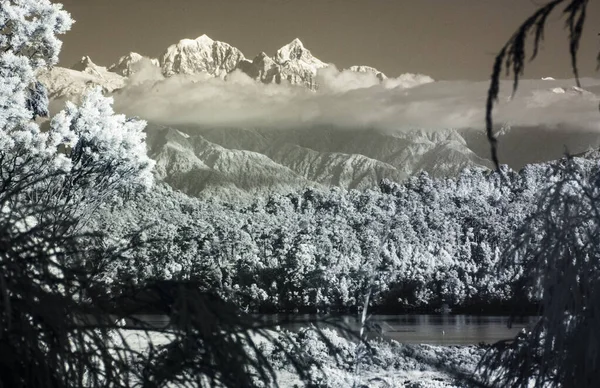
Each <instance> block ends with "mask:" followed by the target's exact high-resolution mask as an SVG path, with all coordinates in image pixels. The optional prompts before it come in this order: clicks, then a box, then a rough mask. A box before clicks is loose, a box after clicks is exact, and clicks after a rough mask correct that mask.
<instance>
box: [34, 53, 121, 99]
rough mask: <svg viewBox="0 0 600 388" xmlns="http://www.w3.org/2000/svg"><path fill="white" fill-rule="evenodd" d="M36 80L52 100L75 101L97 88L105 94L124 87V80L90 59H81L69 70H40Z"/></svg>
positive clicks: (58, 68) (61, 68)
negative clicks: (46, 90) (45, 89)
mask: <svg viewBox="0 0 600 388" xmlns="http://www.w3.org/2000/svg"><path fill="white" fill-rule="evenodd" d="M38 79H39V80H40V81H41V82H42V83H43V84H44V85H45V86H46V88H47V89H48V96H49V97H50V98H51V99H52V100H64V99H69V100H77V99H78V98H79V97H81V96H82V95H83V94H84V93H85V92H86V91H87V90H89V89H91V88H93V87H96V86H99V87H101V88H102V90H103V91H104V92H105V93H112V92H113V91H115V90H117V89H120V88H122V87H123V86H125V82H126V78H124V77H122V76H120V75H118V74H115V73H112V72H109V71H108V70H107V69H106V67H103V66H98V65H96V64H95V63H94V62H93V61H92V60H91V58H90V57H87V56H86V57H83V58H81V60H80V61H79V62H77V63H76V64H74V65H73V66H72V67H71V68H70V69H66V68H63V67H58V66H57V67H54V68H52V69H49V70H42V71H41V72H40V73H39V74H38Z"/></svg>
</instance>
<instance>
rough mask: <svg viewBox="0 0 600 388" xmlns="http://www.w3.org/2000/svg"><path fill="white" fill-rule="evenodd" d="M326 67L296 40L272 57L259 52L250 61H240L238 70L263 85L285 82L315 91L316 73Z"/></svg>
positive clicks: (325, 64)
mask: <svg viewBox="0 0 600 388" xmlns="http://www.w3.org/2000/svg"><path fill="white" fill-rule="evenodd" d="M327 66H329V65H328V64H327V63H325V62H323V61H321V60H320V59H318V58H315V57H314V56H313V55H312V54H311V52H310V50H308V49H306V48H305V47H304V45H303V44H302V42H301V41H300V39H297V38H296V39H294V40H293V41H291V42H290V43H288V44H286V45H285V46H283V47H281V48H280V49H279V50H277V52H276V53H275V55H274V56H273V57H269V56H268V55H267V54H266V53H264V52H261V53H260V54H258V55H257V56H256V57H254V59H253V60H252V61H249V60H247V59H246V60H242V61H240V63H239V64H238V69H240V70H241V71H243V72H244V73H246V74H247V75H248V76H249V77H250V78H252V79H255V80H259V81H261V82H263V83H268V84H270V83H277V84H279V83H281V82H283V81H285V82H288V83H290V84H292V85H302V86H306V87H307V88H309V89H311V90H315V89H317V87H318V85H317V83H316V82H315V77H316V75H317V71H318V70H319V69H322V68H324V67H327Z"/></svg>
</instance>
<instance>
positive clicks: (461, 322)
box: [131, 314, 538, 345]
mask: <svg viewBox="0 0 600 388" xmlns="http://www.w3.org/2000/svg"><path fill="white" fill-rule="evenodd" d="M135 318H136V319H139V320H140V321H143V322H145V323H146V324H148V325H150V326H151V327H155V328H164V327H166V326H168V325H169V317H168V316H166V315H137V316H136V317H135ZM260 318H261V319H262V320H263V321H265V322H267V323H269V324H272V325H273V326H276V325H279V326H280V327H282V328H286V329H288V330H291V331H296V330H299V329H300V328H301V327H305V326H307V325H309V324H310V323H311V322H318V321H322V320H323V319H327V320H329V321H331V322H334V324H332V325H330V326H331V327H336V325H337V326H339V325H344V327H347V328H349V329H350V330H351V331H353V332H354V333H356V334H357V333H358V332H359V330H360V320H359V318H358V315H345V316H340V317H327V316H324V315H314V314H294V315H283V314H269V315H261V316H260ZM537 319H538V318H537V317H533V316H529V317H518V318H515V319H513V322H512V326H511V327H510V328H509V327H508V322H509V317H508V316H486V315H453V314H435V315H426V314H406V315H372V316H371V317H370V318H369V319H368V321H367V325H366V327H367V331H366V333H367V335H368V336H369V337H371V338H373V337H384V338H389V339H394V340H396V341H398V342H402V343H410V344H432V345H474V344H479V343H487V344H493V343H495V342H498V341H500V340H505V339H511V338H514V337H515V336H516V335H517V333H519V331H520V330H521V329H528V328H531V327H533V325H534V324H535V323H536V322H537ZM286 320H287V321H288V322H286ZM289 320H293V321H294V322H292V323H289ZM131 323H133V322H131Z"/></svg>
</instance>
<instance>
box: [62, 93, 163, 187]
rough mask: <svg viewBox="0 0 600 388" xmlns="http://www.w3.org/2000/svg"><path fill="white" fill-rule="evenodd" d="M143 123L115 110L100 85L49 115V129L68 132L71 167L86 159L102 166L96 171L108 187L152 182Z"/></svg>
mask: <svg viewBox="0 0 600 388" xmlns="http://www.w3.org/2000/svg"><path fill="white" fill-rule="evenodd" d="M145 126H146V123H145V122H144V121H141V120H137V119H128V118H127V117H125V116H124V115H119V114H115V113H114V111H113V108H112V99H111V98H107V97H104V96H103V95H102V91H101V90H100V88H95V89H93V90H91V91H90V92H89V93H88V94H87V95H86V96H85V97H84V98H83V101H82V103H81V105H79V106H76V105H75V104H73V103H70V102H69V103H67V105H66V107H65V109H64V110H63V111H61V112H59V113H58V114H57V115H56V117H54V118H53V119H52V122H51V131H52V132H55V133H67V132H69V131H70V132H72V133H73V134H74V136H76V138H73V139H72V140H73V142H72V143H71V144H69V146H71V151H70V156H71V160H72V163H73V168H74V169H87V168H88V167H89V165H90V163H93V164H95V165H96V166H104V168H103V169H102V170H98V171H96V173H97V174H101V175H102V176H101V178H102V179H103V180H104V183H105V184H107V185H109V186H111V187H115V186H116V187H122V188H132V187H135V186H138V185H141V186H144V187H149V186H151V185H152V181H153V178H152V168H153V166H154V162H153V161H152V160H151V159H150V158H149V157H148V156H147V155H146V144H145V142H144V139H145V133H144V132H142V131H143V129H144V128H145Z"/></svg>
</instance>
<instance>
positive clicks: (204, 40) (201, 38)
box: [196, 34, 215, 45]
mask: <svg viewBox="0 0 600 388" xmlns="http://www.w3.org/2000/svg"><path fill="white" fill-rule="evenodd" d="M196 42H198V43H204V44H209V45H212V44H213V43H215V41H214V40H212V39H211V38H210V37H209V36H208V35H206V34H202V35H200V36H199V37H197V38H196Z"/></svg>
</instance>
